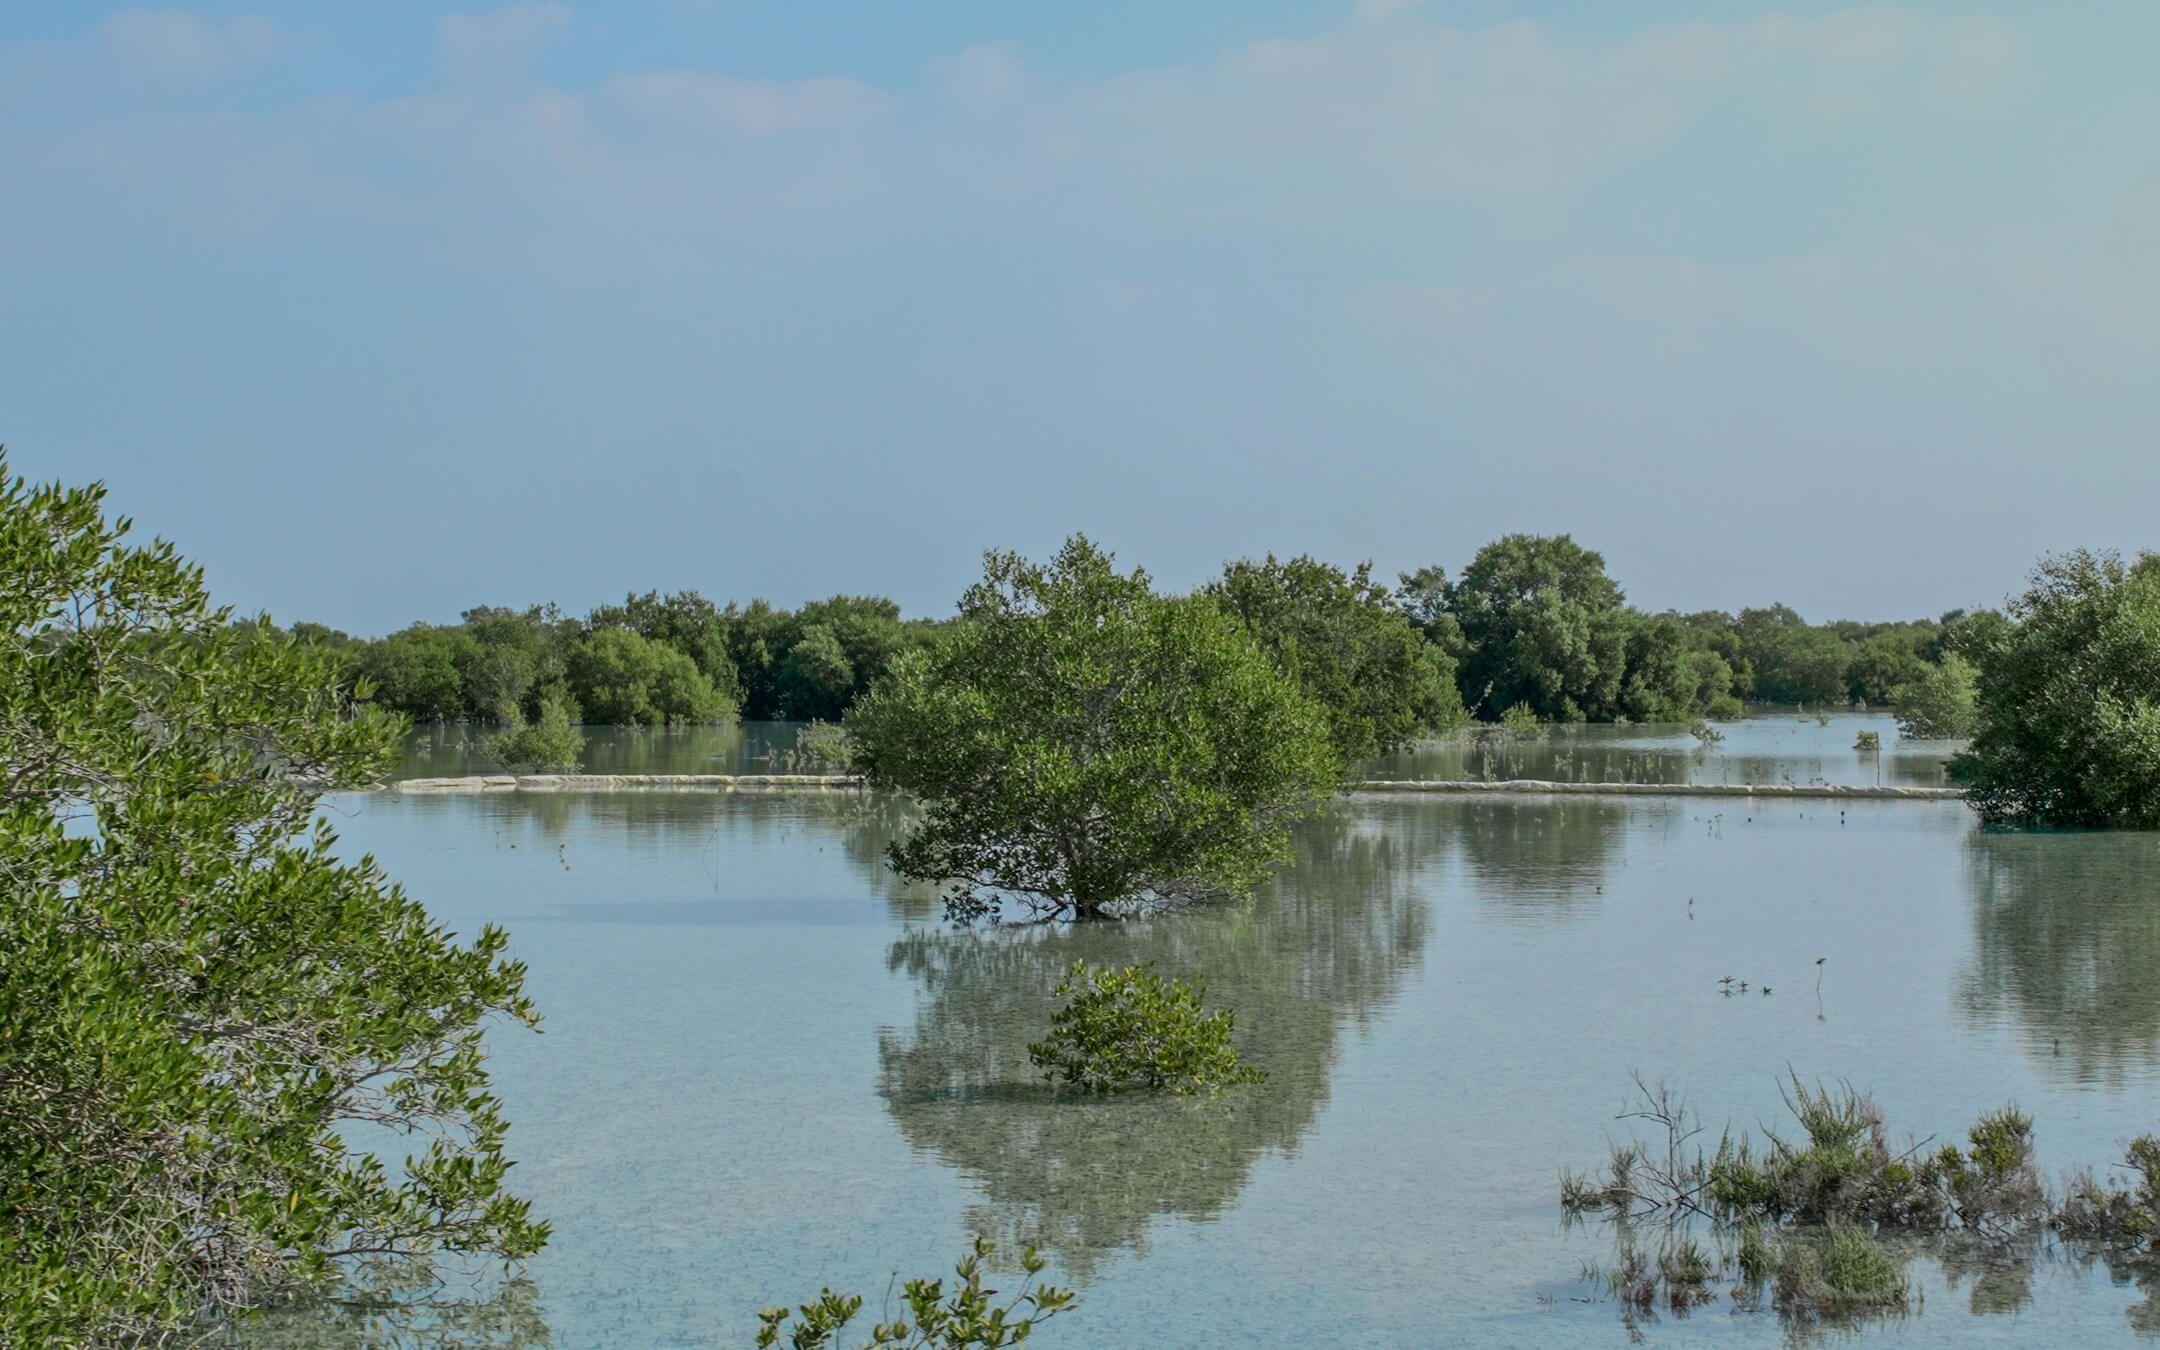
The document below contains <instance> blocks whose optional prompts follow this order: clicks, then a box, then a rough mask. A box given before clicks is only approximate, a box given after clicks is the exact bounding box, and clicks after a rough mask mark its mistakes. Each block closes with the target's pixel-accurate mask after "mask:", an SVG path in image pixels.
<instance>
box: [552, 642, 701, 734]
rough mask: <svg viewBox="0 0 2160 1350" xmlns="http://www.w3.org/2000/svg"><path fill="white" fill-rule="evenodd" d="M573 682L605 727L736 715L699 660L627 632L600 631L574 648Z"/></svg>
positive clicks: (681, 721) (666, 722) (584, 701)
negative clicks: (698, 662) (707, 675)
mask: <svg viewBox="0 0 2160 1350" xmlns="http://www.w3.org/2000/svg"><path fill="white" fill-rule="evenodd" d="M570 683H571V687H572V688H573V689H575V690H577V691H578V696H579V699H580V701H581V702H582V703H583V704H584V706H585V707H586V709H587V710H588V711H590V713H591V714H592V716H593V718H594V719H595V720H596V721H600V722H612V723H619V724H624V725H631V726H663V725H675V724H694V723H699V722H720V721H725V720H727V719H729V718H731V717H733V716H734V715H735V709H734V706H733V705H732V704H730V703H729V702H728V701H727V699H726V698H725V697H724V696H723V695H722V694H721V693H720V691H719V690H717V689H715V688H713V683H712V681H711V680H710V679H708V678H707V677H706V676H705V674H704V672H702V671H700V670H699V669H698V668H697V663H696V662H695V661H693V660H691V659H690V658H689V657H687V656H685V655H683V654H682V653H681V652H679V651H676V650H675V649H674V648H673V647H670V646H667V645H666V644H664V643H661V642H656V641H654V640H653V639H651V638H645V637H639V636H638V635H637V634H636V633H633V632H631V631H630V630H629V629H627V628H601V629H596V630H595V631H593V632H591V633H589V634H587V635H586V636H585V638H584V640H583V641H581V642H579V643H578V644H577V646H576V647H574V648H572V649H571V652H570Z"/></svg>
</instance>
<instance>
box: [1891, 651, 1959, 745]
mask: <svg viewBox="0 0 2160 1350" xmlns="http://www.w3.org/2000/svg"><path fill="white" fill-rule="evenodd" d="M1978 705H1979V672H1978V671H1977V670H1975V669H1974V668H1973V665H1972V663H1971V662H1970V661H1967V660H1966V659H1965V658H1964V657H1962V656H1959V655H1958V654H1957V653H1956V652H1946V653H1944V654H1943V659H1942V661H1941V663H1940V664H1936V665H1922V666H1921V667H1920V671H1919V673H1918V674H1916V675H1914V676H1913V677H1912V678H1910V679H1908V680H1906V681H1905V682H1904V683H1903V684H1901V685H1899V686H1898V689H1897V723H1898V730H1899V731H1900V732H1902V733H1903V734H1905V735H1906V736H1909V737H1911V738H1912V739H1914V740H1947V739H1951V738H1954V737H1959V736H1970V735H1972V733H1973V727H1974V724H1975V722H1976V721H1977V720H1978V719H1977V714H1978Z"/></svg>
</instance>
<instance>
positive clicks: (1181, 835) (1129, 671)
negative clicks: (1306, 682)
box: [847, 535, 1341, 918]
mask: <svg viewBox="0 0 2160 1350" xmlns="http://www.w3.org/2000/svg"><path fill="white" fill-rule="evenodd" d="M960 619H961V621H960V623H959V624H958V625H956V627H955V629H954V631H953V632H952V634H951V635H950V636H949V637H948V638H947V639H946V640H944V641H942V642H939V643H937V644H934V645H933V646H931V647H930V648H928V649H927V650H924V651H920V652H916V653H913V654H911V655H910V656H908V657H906V658H904V659H903V660H902V661H901V662H900V664H899V665H898V666H896V667H895V669H894V670H893V671H892V673H891V674H890V676H888V678H887V679H886V680H885V681H884V682H883V683H882V684H880V685H879V686H878V687H877V688H876V689H874V690H872V691H871V693H870V694H869V696H868V697H867V698H865V699H864V700H863V701H862V702H861V703H859V704H857V705H856V706H855V707H854V708H853V709H852V710H850V712H849V713H848V718H847V727H848V730H849V732H850V733H851V735H852V737H853V740H854V743H855V747H856V749H855V763H856V766H857V768H859V769H860V770H861V771H862V772H863V773H864V774H865V775H866V776H867V777H868V778H869V780H870V781H871V782H872V783H873V784H875V785H877V786H880V787H888V788H897V789H900V790H903V791H906V792H910V793H912V794H914V795H915V796H916V798H917V799H919V800H920V802H921V803H922V807H923V820H922V823H921V825H920V826H919V827H918V828H916V829H915V830H914V831H913V832H912V833H910V834H909V835H908V836H907V837H906V838H905V839H903V840H901V841H900V842H899V843H897V844H895V845H894V847H893V850H892V862H893V866H894V868H895V869H896V870H897V871H899V872H900V873H901V874H902V875H903V876H908V877H914V878H919V879H924V880H933V881H940V882H950V883H953V884H954V886H955V893H954V895H955V907H956V909H957V910H959V911H960V912H968V911H970V910H974V911H976V912H980V910H981V909H982V908H984V907H987V906H989V905H991V904H993V903H994V901H995V899H996V898H999V897H1012V898H1016V899H1018V900H1020V901H1021V902H1022V903H1025V904H1028V905H1031V906H1032V907H1033V908H1034V909H1036V910H1037V912H1038V913H1041V914H1044V915H1050V916H1069V917H1075V918H1101V917H1107V916H1112V915H1116V914H1120V913H1127V912H1132V911H1135V910H1145V909H1151V908H1158V907H1161V906H1164V905H1168V904H1174V903H1178V902H1181V901H1187V900H1192V899H1199V898H1205V897H1212V896H1221V895H1242V894H1248V893H1250V891H1251V890H1252V888H1253V887H1254V886H1255V885H1257V884H1258V883H1259V881H1260V880H1261V878H1263V877H1264V876H1265V875H1266V874H1267V870H1268V868H1269V867H1270V866H1271V865H1272V864H1273V863H1275V862H1277V861H1279V860H1281V859H1282V858H1284V857H1285V856H1287V849H1288V831H1289V826H1290V823H1291V822H1292V821H1293V820H1295V819H1296V818H1297V817H1299V816H1300V815H1302V814H1304V813H1305V812H1306V811H1307V810H1308V809H1310V808H1311V806H1312V805H1313V804H1314V803H1315V802H1317V801H1319V800H1321V799H1323V798H1324V797H1325V796H1326V795H1327V794H1328V793H1329V791H1330V790H1332V788H1333V787H1334V785H1335V783H1336V782H1337V780H1338V778H1339V777H1340V774H1341V761H1340V760H1339V759H1338V758H1337V757H1336V755H1335V753H1334V751H1333V750H1332V749H1331V747H1330V744H1329V740H1328V719H1327V715H1326V713H1325V712H1324V711H1323V710H1322V709H1321V708H1320V707H1319V706H1318V705H1317V704H1315V703H1314V702H1313V700H1312V699H1311V698H1310V697H1308V696H1307V695H1306V694H1305V693H1304V691H1303V690H1301V689H1300V688H1299V687H1298V685H1297V683H1296V681H1295V680H1294V679H1293V678H1292V677H1291V676H1289V675H1287V674H1285V673H1284V672H1283V671H1282V669H1281V668H1280V667H1278V666H1277V665H1276V664H1275V663H1274V662H1273V661H1271V660H1270V659H1269V657H1268V655H1267V653H1266V652H1265V651H1263V650H1262V649H1261V648H1260V646H1259V645H1258V644H1257V643H1256V642H1255V641H1254V640H1253V638H1252V637H1251V636H1250V635H1249V634H1248V633H1247V632H1246V631H1245V630H1244V629H1243V627H1242V626H1241V625H1240V624H1239V622H1238V621H1237V620H1236V619H1235V618H1233V617H1231V616H1230V615H1229V614H1228V613H1226V612H1225V611H1224V609H1223V608H1222V607H1221V606H1219V605H1217V604H1215V603H1214V602H1213V601H1211V600H1210V599H1208V598H1206V597H1200V596H1192V597H1185V596H1160V595H1157V594H1155V592H1154V591H1153V590H1152V589H1151V588H1150V586H1149V584H1148V578H1147V574H1146V573H1144V572H1140V571H1134V572H1130V573H1126V572H1120V571H1118V570H1117V568H1116V567H1115V566H1114V565H1113V562H1112V559H1111V558H1110V556H1109V555H1108V554H1106V553H1103V552H1102V551H1101V550H1099V549H1097V548H1096V547H1095V546H1094V545H1093V544H1091V543H1089V542H1088V540H1086V539H1085V538H1083V537H1080V536H1077V535H1076V536H1074V537H1073V538H1072V539H1071V540H1069V541H1067V543H1066V544H1065V547H1064V548H1063V549H1062V550H1061V551H1060V552H1059V553H1058V555H1057V558H1056V559H1055V560H1054V561H1053V562H1051V563H1050V564H1049V565H1048V566H1042V565H1039V564H1035V563H1031V562H1028V561H1027V560H1026V559H1024V558H1021V557H1019V556H1018V555H1016V554H1011V553H992V554H990V555H988V556H987V558H986V559H985V562H984V574H983V579H982V581H981V582H980V583H978V584H977V585H975V586H973V587H971V588H970V589H969V590H968V592H967V594H966V596H964V597H963V598H962V600H961V602H960Z"/></svg>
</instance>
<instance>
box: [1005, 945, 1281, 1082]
mask: <svg viewBox="0 0 2160 1350" xmlns="http://www.w3.org/2000/svg"><path fill="white" fill-rule="evenodd" d="M1056 992H1058V993H1060V994H1070V995H1072V1001H1071V1002H1070V1003H1068V1004H1066V1005H1065V1007H1063V1008H1062V1009H1060V1010H1059V1011H1058V1012H1057V1013H1055V1014H1053V1015H1052V1017H1051V1019H1050V1036H1049V1038H1048V1039H1047V1040H1042V1041H1037V1042H1036V1043H1035V1044H1033V1045H1030V1046H1029V1047H1028V1058H1029V1059H1030V1060H1032V1061H1033V1062H1034V1064H1035V1067H1036V1068H1038V1069H1041V1070H1042V1071H1043V1078H1044V1079H1045V1080H1063V1081H1064V1082H1066V1083H1068V1084H1071V1085H1072V1086H1074V1087H1077V1088H1080V1089H1081V1090H1083V1091H1087V1092H1116V1091H1119V1090H1121V1089H1124V1088H1133V1087H1139V1088H1148V1089H1153V1090H1158V1091H1159V1090H1162V1089H1168V1090H1170V1091H1172V1092H1214V1091H1218V1090H1220V1089H1222V1088H1226V1087H1233V1086H1235V1085H1237V1084H1240V1083H1257V1082H1259V1081H1261V1080H1262V1079H1264V1078H1266V1077H1267V1075H1266V1074H1265V1073H1263V1072H1262V1071H1260V1070H1259V1069H1255V1068H1252V1067H1251V1066H1249V1065H1247V1064H1245V1063H1244V1062H1243V1061H1242V1060H1240V1059H1239V1058H1238V1053H1237V1051H1236V1050H1235V1049H1234V1048H1232V1046H1231V1044H1230V1031H1231V1028H1232V1027H1233V1026H1234V1025H1235V1024H1236V1021H1237V1017H1236V1014H1234V1013H1231V1012H1229V1011H1227V1010H1225V1011H1221V1012H1213V1013H1203V1012H1202V1011H1201V1010H1200V1004H1201V1000H1202V998H1203V997H1204V995H1205V992H1206V983H1205V981H1203V980H1201V979H1200V978H1198V977H1195V978H1194V979H1193V980H1192V981H1191V982H1187V981H1185V980H1180V979H1177V978H1176V977H1174V976H1169V977H1166V976H1162V975H1158V974H1156V973H1155V970H1154V967H1153V964H1152V963H1148V964H1144V965H1137V966H1124V967H1121V968H1117V969H1103V970H1097V969H1094V968H1091V967H1090V966H1088V964H1087V963H1086V962H1084V961H1075V962H1074V963H1073V966H1072V969H1071V970H1070V971H1068V972H1066V975H1065V978H1064V980H1063V981H1061V982H1060V983H1059V984H1058V987H1057V991H1056Z"/></svg>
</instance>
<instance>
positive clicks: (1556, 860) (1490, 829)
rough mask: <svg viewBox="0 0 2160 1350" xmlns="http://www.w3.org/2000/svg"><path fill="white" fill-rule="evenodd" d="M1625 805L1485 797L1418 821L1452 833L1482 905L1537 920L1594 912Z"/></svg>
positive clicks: (1623, 822)
mask: <svg viewBox="0 0 2160 1350" xmlns="http://www.w3.org/2000/svg"><path fill="white" fill-rule="evenodd" d="M1629 809H1630V808H1629V806H1628V804H1627V803H1626V802H1624V801H1620V800H1618V799H1613V800H1599V799H1597V798H1580V797H1575V798H1570V797H1559V798H1553V799H1550V800H1535V799H1532V800H1525V799H1521V798H1511V797H1484V798H1473V799H1466V800H1465V801H1464V802H1463V804H1462V807H1461V809H1460V810H1457V811H1454V812H1449V813H1446V814H1441V813H1437V812H1423V813H1420V815H1419V816H1418V817H1417V819H1418V820H1419V821H1420V822H1421V823H1422V824H1423V826H1424V828H1427V829H1438V830H1446V831H1448V833H1449V834H1451V835H1452V837H1453V838H1454V840H1455V841H1456V842H1457V843H1458V845H1459V846H1460V848H1461V850H1462V859H1463V862H1464V864H1465V865H1466V866H1467V867H1468V868H1469V870H1470V875H1471V876H1472V877H1473V878H1474V879H1475V884H1476V888H1477V891H1478V894H1479V897H1480V899H1481V901H1482V902H1483V903H1484V904H1485V905H1486V906H1488V907H1489V908H1491V909H1492V910H1494V911H1496V912H1498V913H1501V914H1503V915H1505V916H1506V917H1509V918H1516V919H1528V920H1533V921H1535V920H1551V919H1570V918H1578V917H1581V916H1583V915H1585V914H1590V913H1595V912H1596V911H1597V907H1598V905H1599V904H1600V901H1599V899H1598V890H1599V887H1601V886H1602V885H1603V884H1604V881H1605V873H1606V869H1607V868H1608V867H1609V866H1610V865H1611V863H1612V861H1613V859H1614V856H1615V854H1616V852H1617V850H1618V849H1619V847H1620V842H1621V834H1622V832H1623V831H1624V830H1626V829H1627V828H1628V825H1629V821H1630V815H1629ZM1408 823H1409V822H1404V824H1405V825H1408Z"/></svg>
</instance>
